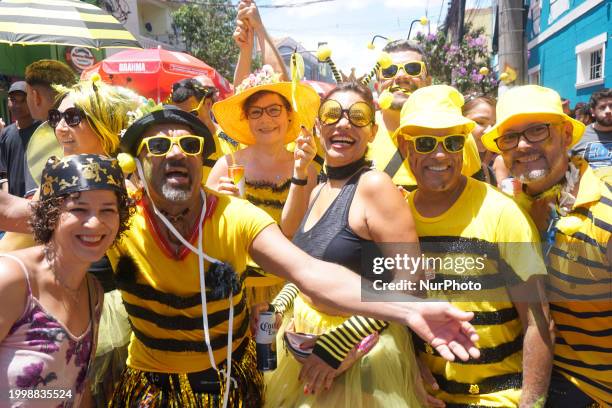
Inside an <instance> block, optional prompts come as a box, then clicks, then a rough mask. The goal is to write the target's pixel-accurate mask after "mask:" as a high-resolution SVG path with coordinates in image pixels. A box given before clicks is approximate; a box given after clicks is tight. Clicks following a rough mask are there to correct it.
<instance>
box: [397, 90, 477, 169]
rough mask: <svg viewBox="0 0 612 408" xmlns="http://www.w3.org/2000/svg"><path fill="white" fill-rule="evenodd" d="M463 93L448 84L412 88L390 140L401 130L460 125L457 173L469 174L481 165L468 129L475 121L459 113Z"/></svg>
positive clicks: (472, 126) (446, 127)
mask: <svg viewBox="0 0 612 408" xmlns="http://www.w3.org/2000/svg"><path fill="white" fill-rule="evenodd" d="M463 103H464V100H463V95H461V93H460V92H459V91H458V90H456V89H455V88H453V87H452V86H448V85H430V86H425V87H423V88H420V89H417V90H416V91H414V92H413V93H412V94H411V95H410V97H409V98H408V100H407V101H406V102H405V103H404V106H402V110H401V112H400V125H399V127H398V128H397V130H396V131H395V133H394V134H393V137H392V139H393V143H395V144H397V137H398V136H399V134H400V133H402V131H404V132H410V130H411V129H419V130H420V129H422V128H425V129H448V128H453V127H457V126H463V127H464V129H465V132H466V133H469V134H468V137H467V139H466V141H465V146H464V148H463V167H462V169H461V173H462V174H463V175H465V176H471V175H473V174H474V173H476V172H477V171H479V170H480V168H481V163H480V155H479V154H478V146H477V145H476V141H475V140H474V137H473V136H472V135H471V133H470V132H472V130H474V127H475V126H476V123H475V122H474V121H473V120H470V119H468V118H466V117H465V116H463V114H462V112H461V107H462V106H463Z"/></svg>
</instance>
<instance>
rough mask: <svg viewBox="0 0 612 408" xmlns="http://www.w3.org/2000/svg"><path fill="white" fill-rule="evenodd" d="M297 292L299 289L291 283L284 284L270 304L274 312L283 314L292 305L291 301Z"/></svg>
mask: <svg viewBox="0 0 612 408" xmlns="http://www.w3.org/2000/svg"><path fill="white" fill-rule="evenodd" d="M299 292H300V290H299V289H298V287H297V286H295V285H294V284H293V283H288V284H286V285H285V286H283V289H282V290H281V291H280V292H279V293H278V295H276V297H275V298H274V300H273V301H272V303H271V304H270V306H271V308H272V310H273V311H274V312H276V313H280V314H285V312H286V311H287V310H289V309H291V307H292V306H293V301H294V300H295V297H296V296H297V295H298V293H299Z"/></svg>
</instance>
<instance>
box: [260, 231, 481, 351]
mask: <svg viewBox="0 0 612 408" xmlns="http://www.w3.org/2000/svg"><path fill="white" fill-rule="evenodd" d="M249 253H250V255H251V257H252V258H253V260H254V261H255V262H257V264H258V265H259V266H261V267H262V268H263V269H264V270H267V271H273V272H274V273H275V274H276V275H278V276H280V277H283V278H286V279H288V280H289V281H291V282H293V283H295V284H296V285H297V286H298V287H299V288H300V290H301V291H303V292H304V293H305V294H306V295H307V296H309V297H311V298H313V299H315V300H316V301H318V302H321V303H323V304H325V305H328V306H330V307H334V308H337V309H340V310H343V311H345V312H347V313H354V314H358V315H363V316H370V317H374V318H377V319H381V320H392V321H395V322H398V323H400V324H403V325H406V326H408V327H410V328H411V329H412V330H413V331H414V332H415V333H417V334H418V335H419V336H420V337H421V338H423V340H425V341H427V342H428V343H429V344H431V345H432V346H433V347H434V348H435V349H436V350H437V351H438V352H439V353H440V354H441V355H442V356H443V357H444V358H446V359H448V360H451V361H452V360H454V358H455V356H457V357H459V358H460V359H462V360H467V359H468V358H469V357H470V356H472V357H474V358H478V357H479V355H480V352H479V351H478V349H477V348H476V347H475V342H476V341H478V335H477V334H476V330H475V329H474V327H473V326H472V325H471V324H470V323H469V320H471V319H472V318H473V317H474V315H473V313H471V312H463V311H461V310H459V309H457V308H455V307H453V306H451V305H450V304H449V303H446V302H424V301H422V300H419V299H418V298H416V297H413V296H409V295H405V301H401V302H384V297H383V296H382V295H376V294H372V295H368V296H373V297H372V298H373V299H375V298H376V297H377V296H378V297H379V298H380V299H381V302H363V301H362V300H361V290H362V287H361V278H360V277H359V275H357V274H356V273H354V272H352V271H350V270H349V269H347V268H344V267H342V266H340V265H337V264H332V263H328V262H323V261H320V260H317V259H315V258H313V257H311V256H309V255H308V254H306V253H305V252H303V251H302V250H300V249H299V248H298V247H296V246H295V245H293V244H292V243H291V242H290V241H289V240H288V239H287V238H286V237H285V236H284V235H283V234H282V232H281V231H280V229H279V228H278V226H277V225H276V224H274V225H270V226H268V227H266V228H265V229H264V230H262V231H261V232H260V233H259V234H258V235H257V237H255V239H254V240H253V242H252V244H251V248H250V251H249Z"/></svg>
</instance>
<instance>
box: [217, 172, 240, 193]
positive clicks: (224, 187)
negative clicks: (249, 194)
mask: <svg viewBox="0 0 612 408" xmlns="http://www.w3.org/2000/svg"><path fill="white" fill-rule="evenodd" d="M217 191H218V192H219V193H221V194H228V195H233V196H234V197H238V198H240V190H238V186H237V185H235V184H234V180H232V179H231V178H229V177H224V176H221V177H219V184H218V186H217Z"/></svg>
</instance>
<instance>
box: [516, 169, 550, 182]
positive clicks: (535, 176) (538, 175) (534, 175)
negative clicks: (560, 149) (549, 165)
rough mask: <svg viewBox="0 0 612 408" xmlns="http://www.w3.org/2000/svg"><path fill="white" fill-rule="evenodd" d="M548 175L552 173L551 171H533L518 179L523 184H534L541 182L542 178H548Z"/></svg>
mask: <svg viewBox="0 0 612 408" xmlns="http://www.w3.org/2000/svg"><path fill="white" fill-rule="evenodd" d="M548 173H550V171H548V170H545V169H540V170H531V171H530V172H528V173H526V174H521V175H520V176H518V179H519V181H520V182H521V183H523V184H529V183H533V182H534V181H538V180H541V179H542V178H544V177H546V176H547V175H548Z"/></svg>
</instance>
